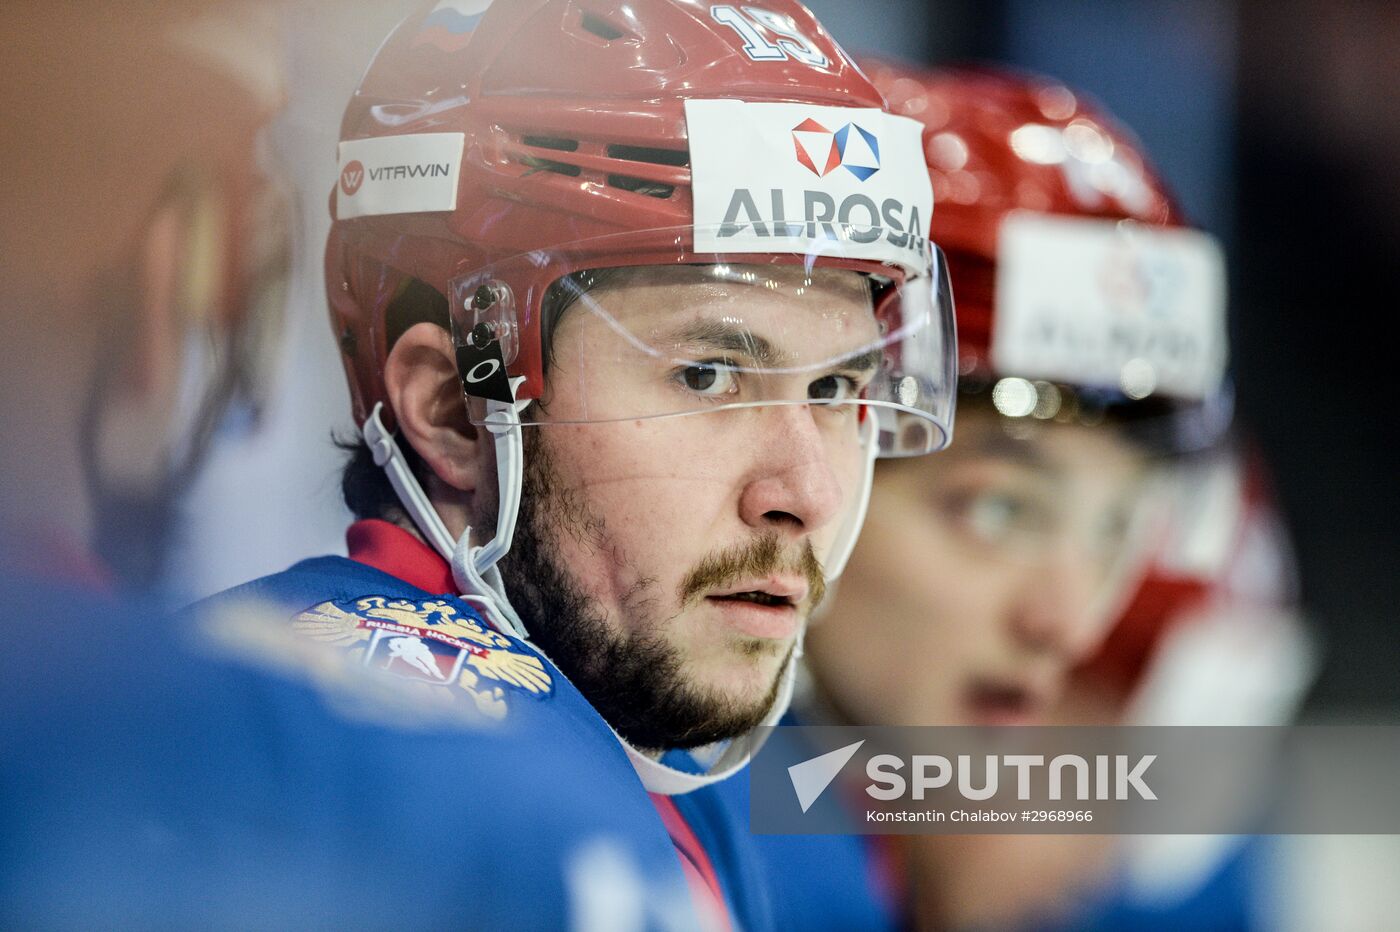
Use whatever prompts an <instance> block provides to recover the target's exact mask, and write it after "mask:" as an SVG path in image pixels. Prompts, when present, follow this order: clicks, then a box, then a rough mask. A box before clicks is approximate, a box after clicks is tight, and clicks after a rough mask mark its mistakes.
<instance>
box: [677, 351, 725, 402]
mask: <svg viewBox="0 0 1400 932" xmlns="http://www.w3.org/2000/svg"><path fill="white" fill-rule="evenodd" d="M674 378H675V379H676V381H678V382H679V383H680V384H681V385H682V386H684V387H685V388H687V389H689V390H690V391H692V392H695V393H696V394H699V395H706V396H710V397H714V396H718V395H731V394H733V393H734V392H736V391H738V384H737V383H738V378H737V375H736V373H735V371H734V369H733V367H732V366H731V365H730V364H729V363H728V362H726V361H723V360H717V359H716V360H707V361H705V362H697V363H694V364H693V365H689V366H685V367H683V368H681V369H678V370H677V371H676V373H675V375H674Z"/></svg>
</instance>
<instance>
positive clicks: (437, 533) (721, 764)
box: [361, 378, 879, 796]
mask: <svg viewBox="0 0 1400 932" xmlns="http://www.w3.org/2000/svg"><path fill="white" fill-rule="evenodd" d="M523 381H524V379H523V378H516V379H512V380H511V383H512V384H511V388H512V389H513V390H514V389H518V388H519V385H520V382H523ZM528 404H529V402H528V401H517V402H515V403H514V404H506V403H504V402H499V401H487V402H486V411H487V413H486V419H485V421H484V422H483V424H484V426H485V427H486V429H487V430H488V431H490V433H491V435H492V437H493V438H494V441H495V448H496V475H497V483H498V487H499V490H500V503H499V507H498V508H497V513H496V536H495V537H493V538H492V539H491V540H490V542H488V543H487V544H484V545H481V546H472V543H471V532H472V529H471V527H470V526H468V527H467V528H466V530H464V531H463V532H462V535H461V537H459V538H457V540H455V541H454V540H453V539H452V535H451V534H450V533H449V532H448V530H447V526H446V525H444V524H443V522H442V518H441V516H439V515H438V513H437V509H436V508H434V507H433V504H432V502H431V501H430V500H429V499H428V496H427V494H426V493H425V492H424V491H423V486H422V485H421V484H420V483H419V482H418V480H417V478H416V477H415V476H414V475H413V471H412V470H411V469H409V468H408V462H407V460H405V459H404V456H403V451H402V450H401V449H400V448H399V445H398V443H397V442H396V441H395V440H394V437H393V435H392V434H390V433H389V432H388V431H387V430H385V429H384V422H383V421H382V420H381V418H380V409H381V408H382V407H383V405H382V404H376V405H375V406H374V410H373V411H371V412H370V415H369V417H368V418H366V419H365V423H364V426H363V428H362V430H361V432H362V434H363V436H364V438H365V442H366V443H367V444H369V448H370V450H371V451H372V452H373V454H374V462H375V463H376V464H377V465H378V466H379V467H380V468H381V469H383V470H384V472H385V475H387V476H388V477H389V483H390V485H392V486H393V488H394V492H395V493H397V495H398V497H399V501H400V503H402V505H403V507H404V510H405V511H407V512H408V515H409V517H410V518H412V519H413V523H414V524H415V525H417V527H418V530H419V531H421V532H422V534H423V536H424V537H425V538H426V539H427V540H428V542H429V543H430V544H432V546H433V548H434V549H436V550H437V552H438V553H440V554H442V556H443V558H444V559H446V560H447V561H448V563H449V564H450V565H451V567H452V578H453V580H454V581H455V582H456V583H457V588H458V589H459V590H460V591H461V593H462V594H461V598H463V599H465V600H468V601H471V602H477V603H480V604H481V605H482V606H483V607H485V608H486V609H488V610H489V611H490V613H491V617H492V620H493V621H495V622H497V623H498V624H500V625H501V627H502V628H503V629H504V630H505V632H506V633H507V634H510V635H512V636H513V637H516V638H519V639H520V640H522V641H525V642H526V643H530V640H529V632H528V631H526V629H525V624H524V622H522V621H521V619H520V616H519V615H518V614H517V613H516V611H515V608H514V606H512V605H511V604H510V598H509V596H507V595H506V590H505V582H504V580H502V578H501V572H500V569H499V568H498V567H497V565H496V564H497V563H498V562H499V561H500V559H501V557H503V556H505V554H506V553H507V552H508V551H509V550H510V545H511V541H512V540H513V539H514V537H515V523H516V519H517V517H518V515H519V512H520V490H521V486H522V484H523V482H524V473H525V444H524V438H523V436H522V434H521V426H520V412H521V411H523V410H524V409H525V407H526V406H527V405H528ZM875 420H876V419H875V418H873V417H868V418H866V419H865V423H864V425H863V427H862V433H863V436H862V447H863V457H864V458H863V470H862V476H861V486H860V489H859V490H858V492H857V500H856V502H855V507H854V508H853V509H852V510H851V513H850V514H848V515H847V517H846V520H845V522H844V523H843V524H842V526H841V529H840V530H839V531H838V532H837V536H836V540H835V542H834V543H833V545H832V551H831V557H830V560H829V561H828V564H827V569H826V577H827V580H828V581H831V580H834V579H835V578H836V577H837V576H839V575H840V573H841V570H842V569H844V568H845V565H846V561H847V560H848V559H849V558H850V555H851V550H852V549H853V548H854V547H855V541H856V538H857V537H858V536H859V534H860V526H861V524H862V523H864V521H865V511H866V508H867V506H868V505H869V503H870V488H871V482H872V479H873V478H874V467H875V458H876V456H877V455H878V452H879V443H878V439H877V438H876V436H875ZM804 634H805V626H804V630H803V631H801V632H799V633H798V638H797V643H796V644H795V645H794V646H793V650H792V652H791V653H790V654H789V656H788V660H787V663H786V664H785V665H784V666H783V671H782V673H781V674H780V677H779V682H778V691H777V695H776V696H775V697H774V700H773V704H772V705H771V706H770V707H769V709H768V714H767V715H765V716H764V717H763V721H762V722H760V723H759V727H758V728H756V729H754V731H751V732H749V733H748V734H747V735H741V736H739V737H737V738H733V739H731V740H730V741H729V744H728V746H727V747H726V748H725V749H724V751H723V753H721V754H720V756H719V758H718V759H717V760H716V761H715V762H714V764H713V765H711V767H710V768H709V769H708V770H706V771H705V772H704V773H699V774H696V773H689V772H687V771H684V770H677V769H676V768H674V767H669V766H667V765H666V764H663V763H661V762H660V761H659V760H656V759H655V758H654V757H652V756H651V755H648V754H647V753H646V752H645V751H642V750H641V749H639V748H637V747H634V746H633V745H632V743H631V742H629V741H628V740H627V739H626V738H624V737H622V736H621V735H619V734H618V733H617V732H616V730H614V731H613V735H614V736H615V737H616V738H617V740H618V742H619V743H620V744H621V745H622V747H623V749H624V750H625V751H626V752H627V758H628V760H630V761H631V762H632V766H633V768H634V769H635V770H636V771H637V776H638V777H640V778H641V781H642V785H643V786H644V787H645V788H646V790H647V792H650V793H659V794H662V795H665V796H678V795H681V794H684V793H690V792H694V791H695V790H698V789H700V788H702V787H705V786H709V785H710V784H712V783H718V782H719V781H720V780H724V779H727V778H729V777H731V776H733V775H734V774H736V773H738V772H739V771H740V770H742V769H743V768H744V766H745V765H747V764H748V762H749V759H750V758H751V757H752V756H753V755H754V754H756V753H758V749H759V748H760V747H762V746H763V742H764V741H765V740H767V737H768V734H769V732H768V731H766V730H763V729H764V728H765V726H772V725H776V724H778V722H779V720H780V719H782V717H783V716H784V715H785V714H787V710H788V706H789V705H790V704H791V702H792V690H793V683H794V681H795V679H796V666H797V660H798V658H799V657H801V656H802V638H803V636H804ZM530 646H531V647H532V648H534V649H535V650H536V651H539V652H540V653H541V654H544V652H543V651H541V650H540V649H539V647H538V646H536V645H535V644H533V643H530ZM545 656H546V657H547V656H548V655H545ZM551 663H552V661H551ZM556 669H557V665H556ZM561 672H562V671H561ZM608 727H609V728H610V729H611V728H612V725H611V723H609V725H608Z"/></svg>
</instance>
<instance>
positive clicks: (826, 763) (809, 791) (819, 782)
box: [788, 738, 865, 812]
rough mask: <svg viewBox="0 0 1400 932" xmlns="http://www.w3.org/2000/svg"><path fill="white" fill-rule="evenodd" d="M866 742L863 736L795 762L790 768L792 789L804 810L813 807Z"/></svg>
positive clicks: (789, 774) (789, 775)
mask: <svg viewBox="0 0 1400 932" xmlns="http://www.w3.org/2000/svg"><path fill="white" fill-rule="evenodd" d="M864 743H865V739H864V738H862V739H861V740H859V741H857V742H856V743H855V744H848V745H846V746H845V747H844V748H837V749H836V750H834V751H828V752H827V753H825V754H821V755H818V756H817V757H813V758H812V759H811V760H804V761H803V762H802V763H800V764H793V765H792V766H791V767H789V768H788V777H789V778H791V780H792V789H793V791H794V792H795V793H797V802H798V804H799V805H801V806H802V811H803V812H806V811H807V810H808V809H810V808H812V803H814V802H816V801H817V797H819V796H821V795H822V793H823V792H825V791H826V788H827V787H828V786H830V785H831V781H832V780H835V779H836V775H837V774H838V773H840V772H841V768H842V767H845V766H846V764H847V763H849V762H850V760H851V758H852V757H854V756H855V753H856V751H858V750H860V746H861V745H862V744H864Z"/></svg>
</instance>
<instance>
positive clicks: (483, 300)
mask: <svg viewBox="0 0 1400 932" xmlns="http://www.w3.org/2000/svg"><path fill="white" fill-rule="evenodd" d="M495 303H496V292H495V289H493V288H492V287H491V286H490V285H482V286H481V287H480V288H478V289H476V295H475V296H474V297H473V298H472V307H474V308H476V309H477V310H478V311H484V310H486V309H487V308H488V307H490V306H491V305H493V304H495Z"/></svg>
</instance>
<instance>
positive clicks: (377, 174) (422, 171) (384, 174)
mask: <svg viewBox="0 0 1400 932" xmlns="http://www.w3.org/2000/svg"><path fill="white" fill-rule="evenodd" d="M463 139H464V136H463V134H462V133H411V134H406V135H403V136H384V137H380V138H378V139H354V140H350V141H348V142H342V143H341V144H340V181H339V191H338V193H337V196H336V217H338V218H339V219H341V220H349V219H351V218H353V217H371V216H376V215H379V214H413V213H423V212H429V211H442V210H455V209H456V207H457V179H458V176H459V175H460V174H461V168H462V147H463Z"/></svg>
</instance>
